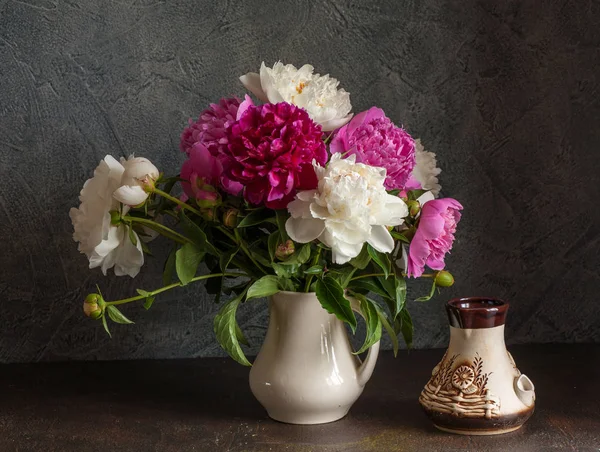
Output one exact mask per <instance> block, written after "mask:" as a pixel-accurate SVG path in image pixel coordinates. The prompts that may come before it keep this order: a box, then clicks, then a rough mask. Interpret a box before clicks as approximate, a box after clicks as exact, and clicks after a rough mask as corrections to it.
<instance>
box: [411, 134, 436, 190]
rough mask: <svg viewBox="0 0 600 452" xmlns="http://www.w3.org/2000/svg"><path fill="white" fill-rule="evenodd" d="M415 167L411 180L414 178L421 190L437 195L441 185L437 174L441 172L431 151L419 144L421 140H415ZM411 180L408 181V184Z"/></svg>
mask: <svg viewBox="0 0 600 452" xmlns="http://www.w3.org/2000/svg"><path fill="white" fill-rule="evenodd" d="M415 160H416V163H415V168H414V170H413V173H412V174H411V180H413V181H414V180H416V181H417V182H418V184H419V185H421V187H422V188H423V190H431V191H432V192H433V195H434V196H436V197H437V195H438V194H439V192H440V190H441V189H442V187H441V185H440V184H439V183H438V178H437V176H438V175H439V174H440V173H441V172H442V170H441V169H439V168H438V167H437V161H436V159H435V154H434V153H433V152H429V151H426V150H425V148H423V145H422V144H421V140H419V139H417V140H415ZM410 184H411V182H410V181H409V182H408V185H410Z"/></svg>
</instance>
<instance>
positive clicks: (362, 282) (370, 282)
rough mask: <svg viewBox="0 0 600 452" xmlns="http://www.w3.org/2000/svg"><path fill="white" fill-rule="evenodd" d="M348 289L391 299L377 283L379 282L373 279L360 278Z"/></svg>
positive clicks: (349, 285) (351, 282)
mask: <svg viewBox="0 0 600 452" xmlns="http://www.w3.org/2000/svg"><path fill="white" fill-rule="evenodd" d="M348 288H349V289H351V290H353V291H357V290H362V291H367V292H372V293H376V294H377V295H380V296H382V297H383V298H389V294H388V293H387V292H386V291H385V290H384V289H383V288H382V287H381V285H379V284H378V283H377V280H376V279H374V278H373V277H369V278H360V279H355V280H354V281H350V284H348Z"/></svg>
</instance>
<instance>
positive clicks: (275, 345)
mask: <svg viewBox="0 0 600 452" xmlns="http://www.w3.org/2000/svg"><path fill="white" fill-rule="evenodd" d="M354 309H355V307H354ZM355 310H356V309H355ZM269 316H270V318H269V327H268V330H267V335H266V338H265V342H264V343H263V346H262V348H261V350H260V353H259V354H258V356H257V357H256V360H255V361H254V364H253V366H252V369H251V370H250V388H251V389H252V393H253V394H254V396H255V397H256V398H257V399H258V401H259V402H260V403H261V404H262V405H263V406H264V407H265V409H266V410H267V412H268V413H269V416H270V417H271V418H273V419H275V420H277V421H281V422H287V423H290V424H322V423H326V422H332V421H336V420H338V419H340V418H342V417H344V416H345V415H346V413H348V410H349V409H350V407H351V406H352V404H353V403H354V402H355V401H356V399H358V397H359V396H360V394H361V393H362V391H363V388H364V386H365V384H366V383H367V381H368V380H369V378H370V377H371V374H372V373H373V369H374V367H375V363H376V361H377V355H378V353H379V342H377V343H376V344H374V345H373V346H372V347H371V348H370V349H369V351H368V354H367V356H366V358H365V360H364V362H361V361H360V359H359V358H358V357H357V356H356V355H354V354H353V350H352V346H351V344H350V342H349V340H348V335H347V332H346V328H345V326H344V324H343V322H342V321H340V320H339V319H337V318H336V317H335V316H334V315H332V314H329V313H327V311H325V310H324V309H323V307H322V306H321V304H320V303H319V300H318V299H317V297H316V295H315V294H314V293H295V292H280V293H278V294H275V295H273V296H272V297H270V299H269Z"/></svg>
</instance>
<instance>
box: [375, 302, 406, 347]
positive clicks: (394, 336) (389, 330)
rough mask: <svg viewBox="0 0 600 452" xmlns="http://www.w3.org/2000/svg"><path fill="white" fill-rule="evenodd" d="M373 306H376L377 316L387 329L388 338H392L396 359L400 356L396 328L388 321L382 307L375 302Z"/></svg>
mask: <svg viewBox="0 0 600 452" xmlns="http://www.w3.org/2000/svg"><path fill="white" fill-rule="evenodd" d="M371 301H373V300H371ZM373 305H374V306H375V309H377V315H378V316H379V320H380V321H381V324H382V325H383V328H385V331H386V332H387V334H388V336H389V337H390V340H391V341H392V348H393V349H394V357H396V356H398V349H399V348H400V344H398V335H397V333H396V331H394V328H392V325H391V324H390V322H389V320H388V316H387V314H386V312H385V311H384V310H383V309H381V307H380V306H379V305H378V304H377V303H375V302H373Z"/></svg>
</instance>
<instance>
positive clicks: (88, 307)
mask: <svg viewBox="0 0 600 452" xmlns="http://www.w3.org/2000/svg"><path fill="white" fill-rule="evenodd" d="M101 302H102V297H101V296H100V295H98V294H97V293H91V294H89V295H88V296H87V297H85V301H84V302H83V312H84V313H85V315H86V316H88V317H90V318H92V319H97V318H99V317H100V316H102V308H101V307H100V304H101Z"/></svg>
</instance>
